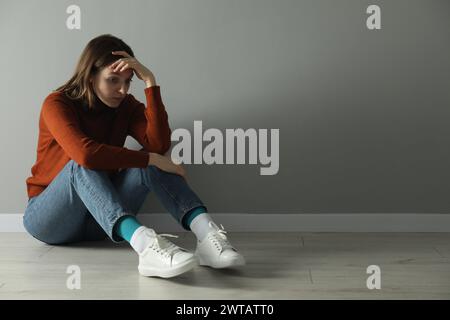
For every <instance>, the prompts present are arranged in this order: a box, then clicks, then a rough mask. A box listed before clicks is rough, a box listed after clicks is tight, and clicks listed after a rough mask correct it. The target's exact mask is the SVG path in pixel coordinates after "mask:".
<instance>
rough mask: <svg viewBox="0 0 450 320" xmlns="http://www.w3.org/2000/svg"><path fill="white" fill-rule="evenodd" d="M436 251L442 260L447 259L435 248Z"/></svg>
mask: <svg viewBox="0 0 450 320" xmlns="http://www.w3.org/2000/svg"><path fill="white" fill-rule="evenodd" d="M433 249H434V251H436V252H437V254H438V255H439V257H441V258H446V257H445V256H444V255H443V254H442V253H441V252H440V251H439V250H438V249H437V248H436V247H433Z"/></svg>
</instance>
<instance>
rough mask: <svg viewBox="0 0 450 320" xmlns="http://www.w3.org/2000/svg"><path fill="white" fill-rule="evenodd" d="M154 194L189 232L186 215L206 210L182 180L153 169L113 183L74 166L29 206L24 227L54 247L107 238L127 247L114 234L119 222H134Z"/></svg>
mask: <svg viewBox="0 0 450 320" xmlns="http://www.w3.org/2000/svg"><path fill="white" fill-rule="evenodd" d="M151 191H153V192H155V194H156V196H157V198H158V199H159V201H160V202H161V203H162V205H163V206H164V207H165V209H166V210H167V211H168V212H169V213H170V214H171V215H172V216H173V217H174V218H175V219H176V220H177V222H178V223H180V225H181V226H182V227H183V228H184V229H186V230H190V229H189V227H188V226H185V225H183V223H182V221H183V217H184V215H185V214H186V213H188V212H189V211H191V210H192V209H194V208H197V207H200V206H203V207H205V206H204V204H203V203H202V201H201V200H200V199H199V198H198V196H197V195H196V194H195V193H194V192H193V191H192V190H191V188H190V187H189V186H188V184H187V182H186V180H185V179H184V178H183V177H181V176H179V175H177V174H174V173H168V172H165V171H163V170H161V169H159V168H157V167H155V166H153V165H150V166H148V167H146V168H128V169H123V170H122V171H120V172H118V173H117V174H116V176H115V177H114V178H110V176H108V174H107V172H106V171H102V170H92V169H87V168H85V167H82V166H80V165H79V164H78V163H76V162H75V161H73V160H70V161H69V162H68V163H67V164H66V165H65V166H64V168H63V169H62V170H61V171H60V172H59V173H58V175H57V176H56V177H55V178H54V179H53V181H52V182H51V183H50V184H49V185H48V186H47V188H46V189H45V190H44V191H42V192H41V193H40V194H38V195H37V196H34V197H32V198H30V199H29V200H28V204H27V208H26V210H25V214H24V216H23V225H24V227H25V229H26V230H27V232H28V233H30V234H31V235H32V236H33V237H34V238H36V239H38V240H40V241H42V242H45V243H48V244H53V245H55V244H65V243H71V242H79V241H83V240H84V241H93V240H103V239H106V238H107V237H109V238H110V239H111V240H112V241H113V242H116V243H119V242H123V239H122V238H121V237H119V236H118V235H116V234H115V232H114V226H115V224H116V222H117V220H118V219H119V218H120V217H122V216H125V215H134V216H136V215H137V213H138V211H139V209H140V208H141V206H142V204H143V203H144V200H145V198H146V197H147V195H148V194H149V193H150V192H151ZM205 209H206V207H205Z"/></svg>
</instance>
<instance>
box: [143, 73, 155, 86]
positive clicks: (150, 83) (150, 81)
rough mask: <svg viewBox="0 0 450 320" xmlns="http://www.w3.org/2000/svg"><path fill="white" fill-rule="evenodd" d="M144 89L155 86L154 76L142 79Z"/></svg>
mask: <svg viewBox="0 0 450 320" xmlns="http://www.w3.org/2000/svg"><path fill="white" fill-rule="evenodd" d="M144 82H145V87H146V88H150V87H154V86H156V80H155V76H154V75H150V76H148V77H147V78H145V79H144Z"/></svg>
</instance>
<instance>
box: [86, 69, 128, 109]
mask: <svg viewBox="0 0 450 320" xmlns="http://www.w3.org/2000/svg"><path fill="white" fill-rule="evenodd" d="M132 77H133V69H127V70H124V71H123V72H112V69H111V68H109V66H107V67H105V68H103V69H101V70H100V72H98V73H97V74H96V75H95V76H94V77H93V78H92V79H91V80H92V82H93V87H94V92H95V94H96V95H97V96H98V97H99V99H100V100H101V101H102V102H103V103H104V104H106V105H107V106H108V107H110V108H117V107H118V106H119V105H120V103H121V102H122V100H123V99H124V98H125V97H126V95H127V92H128V89H129V88H130V82H131V78H132Z"/></svg>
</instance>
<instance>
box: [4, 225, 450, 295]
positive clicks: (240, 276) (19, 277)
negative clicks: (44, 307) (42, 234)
mask: <svg viewBox="0 0 450 320" xmlns="http://www.w3.org/2000/svg"><path fill="white" fill-rule="evenodd" d="M179 235H180V237H179V238H173V241H174V242H175V243H177V244H178V245H180V246H183V247H185V248H188V249H193V248H194V245H195V239H194V237H193V234H192V233H180V234H179ZM229 239H230V240H231V242H232V243H233V244H234V245H235V246H236V247H237V248H238V249H239V250H240V251H241V252H242V253H243V254H244V256H245V257H246V259H247V266H245V267H243V268H241V269H235V270H232V269H229V270H216V269H210V268H207V267H200V266H197V267H196V268H195V269H194V270H192V271H189V272H187V273H185V274H183V275H181V276H179V277H176V278H171V279H159V278H146V277H142V276H140V275H139V274H138V271H137V263H138V257H137V254H136V253H135V252H134V251H133V250H132V249H131V248H130V247H129V245H128V244H127V243H123V244H119V245H118V244H114V243H112V242H111V241H108V240H106V241H100V242H85V243H80V244H77V245H71V246H49V245H46V244H44V243H41V242H39V241H37V240H35V239H34V238H33V237H31V236H30V235H28V234H27V233H0V252H1V255H0V299H176V300H178V299H243V300H245V299H264V300H265V299H450V234H449V233H293V232H290V233H261V232H260V233H229ZM171 240H172V238H171ZM69 265H77V266H79V267H80V270H81V289H79V290H69V289H68V288H67V286H66V282H67V279H68V277H70V274H68V273H66V271H67V267H68V266H69ZM369 265H378V266H379V267H380V269H381V289H380V290H377V289H374V290H369V289H368V288H367V285H366V281H367V278H368V277H369V276H370V274H367V273H366V271H367V267H368V266H369Z"/></svg>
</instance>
